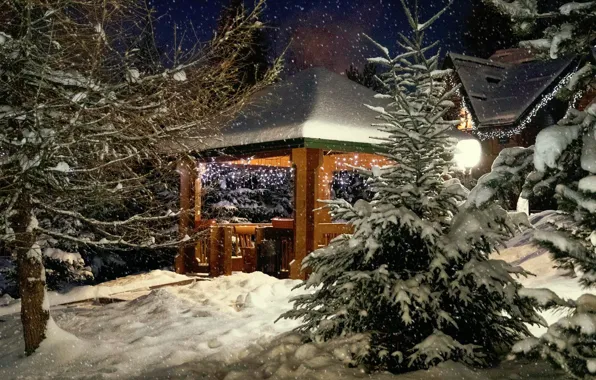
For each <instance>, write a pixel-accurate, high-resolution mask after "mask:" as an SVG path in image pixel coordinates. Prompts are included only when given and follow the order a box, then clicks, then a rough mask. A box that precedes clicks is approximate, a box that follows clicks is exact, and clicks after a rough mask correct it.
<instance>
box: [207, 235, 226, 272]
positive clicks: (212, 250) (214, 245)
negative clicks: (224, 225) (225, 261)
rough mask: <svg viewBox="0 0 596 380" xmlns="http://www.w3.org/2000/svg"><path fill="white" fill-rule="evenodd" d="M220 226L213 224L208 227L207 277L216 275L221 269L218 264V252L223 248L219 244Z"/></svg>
mask: <svg viewBox="0 0 596 380" xmlns="http://www.w3.org/2000/svg"><path fill="white" fill-rule="evenodd" d="M221 231H222V229H221V227H219V226H213V227H210V234H211V236H210V238H209V277H218V276H219V275H220V274H221V272H222V270H221V265H220V259H219V256H220V253H221V252H222V250H223V247H222V246H221V244H220V242H221V238H220V235H222V234H221Z"/></svg>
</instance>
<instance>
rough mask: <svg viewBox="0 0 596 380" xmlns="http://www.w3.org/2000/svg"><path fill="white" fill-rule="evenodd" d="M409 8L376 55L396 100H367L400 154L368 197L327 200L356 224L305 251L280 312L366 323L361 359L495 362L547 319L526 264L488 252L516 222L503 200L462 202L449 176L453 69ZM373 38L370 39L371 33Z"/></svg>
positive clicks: (343, 325)
mask: <svg viewBox="0 0 596 380" xmlns="http://www.w3.org/2000/svg"><path fill="white" fill-rule="evenodd" d="M402 4H403V7H404V11H405V13H406V15H407V17H408V20H409V24H410V26H411V28H412V32H411V35H410V36H409V37H406V36H402V37H401V40H400V41H399V45H400V46H401V47H402V48H403V49H404V52H403V53H401V54H399V55H397V56H393V57H392V56H391V55H390V54H389V51H388V49H386V48H385V47H382V46H380V45H379V44H377V43H375V45H376V46H377V47H378V48H379V49H380V51H381V54H382V56H381V57H377V58H372V59H370V61H371V62H374V63H376V64H378V65H381V66H383V67H385V68H386V69H387V72H386V73H385V74H383V75H381V77H382V79H383V80H384V83H385V85H386V86H387V87H388V88H389V89H390V92H389V94H387V95H382V94H379V95H377V97H380V98H386V99H388V100H390V101H391V103H390V104H389V105H388V106H386V107H384V108H382V107H370V108H371V109H373V110H375V111H377V112H378V113H379V117H378V118H379V119H380V122H379V123H378V124H376V125H377V126H378V127H379V128H380V129H381V130H383V131H385V132H387V133H388V137H387V139H386V140H384V142H383V144H382V145H383V147H384V148H385V150H386V152H387V153H386V154H387V156H388V157H389V158H391V159H392V160H393V161H394V162H396V163H398V164H396V165H393V166H388V167H384V168H374V169H373V170H371V171H370V172H369V173H367V175H368V176H369V182H370V187H371V189H372V191H373V192H374V193H375V196H374V198H373V200H372V201H371V202H366V201H364V200H361V201H358V202H356V204H355V205H354V206H351V205H350V204H349V203H348V202H346V201H341V200H336V201H330V202H329V204H330V208H331V214H332V216H333V218H334V219H335V220H339V219H342V220H347V221H349V223H351V224H352V225H353V226H354V233H353V234H352V235H344V236H341V237H339V238H337V239H335V240H334V241H332V243H331V244H330V245H329V246H328V247H326V248H323V249H320V250H317V251H315V252H314V253H312V254H311V255H309V256H308V257H307V258H306V260H305V261H304V269H307V270H311V271H312V274H311V275H310V277H309V279H308V280H307V281H305V282H304V283H303V284H302V285H300V286H301V287H304V288H307V289H309V288H312V289H314V291H313V292H312V293H307V294H305V295H302V296H299V297H297V298H296V299H295V301H294V307H293V310H291V311H289V312H287V313H286V314H284V315H283V316H282V317H284V318H295V319H299V320H301V321H302V325H301V326H300V327H299V328H298V331H300V332H304V333H309V334H311V337H312V339H315V340H318V339H323V340H327V339H332V338H334V337H339V336H345V335H351V334H359V333H362V334H365V335H366V336H368V345H369V347H368V349H366V350H365V353H364V354H362V355H360V357H358V358H357V360H358V361H359V362H361V363H364V364H366V365H368V366H370V367H373V368H387V369H389V370H391V371H394V372H404V371H409V370H415V369H419V368H427V367H429V366H433V365H436V364H438V363H440V362H443V361H446V360H455V361H461V362H464V363H467V364H470V365H479V366H481V365H491V364H494V363H495V362H496V361H497V360H498V358H499V356H500V354H501V353H502V352H504V351H505V350H507V349H509V348H510V346H511V345H512V344H513V343H514V342H515V341H517V340H518V339H519V338H521V337H525V336H527V335H529V332H528V329H527V327H526V325H525V323H541V319H540V317H539V316H538V315H537V314H536V312H535V309H534V307H533V305H534V304H533V303H532V301H531V300H530V299H528V298H526V297H523V296H521V295H520V293H519V292H518V291H519V290H521V286H520V285H519V284H518V283H517V282H516V281H515V279H514V276H516V275H524V274H525V272H524V270H523V269H521V268H519V267H514V266H511V265H509V264H508V263H505V262H504V261H501V260H492V259H489V258H488V255H489V253H490V252H492V251H493V249H494V248H495V247H496V246H498V245H499V244H501V243H502V242H503V240H504V239H505V238H507V237H508V236H510V234H511V232H512V231H513V230H514V228H515V225H514V224H513V222H512V221H511V220H510V219H509V218H508V215H507V213H506V212H505V211H504V210H503V209H502V208H500V207H498V206H497V204H496V203H492V202H491V203H485V202H482V200H481V199H480V198H478V199H475V200H474V201H469V202H468V203H466V204H465V205H464V206H462V207H463V209H462V210H461V211H460V209H459V207H458V205H459V204H460V202H461V201H462V200H463V199H464V198H465V196H466V191H465V189H464V188H463V187H462V186H461V184H460V183H459V181H458V180H456V179H453V180H449V181H445V180H443V174H444V173H446V172H449V171H450V168H451V167H452V166H453V164H452V159H453V151H454V141H452V140H451V139H450V138H449V136H448V134H447V132H448V131H449V130H450V129H452V128H454V127H455V123H453V122H450V121H446V120H444V119H443V116H444V115H445V113H446V112H447V111H448V110H449V109H450V108H451V107H453V106H454V105H453V103H452V102H451V101H449V99H450V98H451V97H452V96H453V94H454V92H455V91H456V89H452V90H448V86H447V83H446V80H447V77H448V75H449V74H450V71H448V70H447V71H443V70H438V69H437V67H438V62H439V53H438V52H435V53H434V54H431V52H433V51H436V49H434V47H435V46H436V43H434V44H431V45H425V44H424V35H425V31H426V30H427V29H428V28H429V27H431V25H432V24H433V23H434V22H435V21H436V20H437V19H438V18H439V17H440V16H441V14H442V13H443V12H445V10H446V9H447V8H445V9H443V10H441V11H440V12H439V13H437V14H435V15H434V16H433V17H432V18H430V19H429V20H428V21H427V22H424V23H422V22H419V21H418V9H417V5H416V6H415V9H414V12H411V11H410V10H409V9H408V7H407V5H406V3H405V0H402ZM373 42H374V41H373Z"/></svg>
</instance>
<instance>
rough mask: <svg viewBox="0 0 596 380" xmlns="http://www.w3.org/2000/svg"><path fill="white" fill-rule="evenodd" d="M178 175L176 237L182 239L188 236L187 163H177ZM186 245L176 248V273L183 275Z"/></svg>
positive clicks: (184, 161) (181, 161)
mask: <svg viewBox="0 0 596 380" xmlns="http://www.w3.org/2000/svg"><path fill="white" fill-rule="evenodd" d="M177 169H178V173H180V219H179V221H178V235H179V237H180V239H182V238H183V237H184V236H185V235H187V234H188V227H189V220H188V212H189V210H190V193H191V184H190V170H189V166H188V162H187V161H186V160H184V159H181V160H179V161H178V168H177ZM185 247H186V243H185V242H181V243H180V244H179V246H178V256H176V258H175V270H176V273H181V274H184V273H186V272H187V271H188V270H189V269H190V268H187V262H188V260H187V259H186V250H185Z"/></svg>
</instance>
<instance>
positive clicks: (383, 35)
mask: <svg viewBox="0 0 596 380" xmlns="http://www.w3.org/2000/svg"><path fill="white" fill-rule="evenodd" d="M252 1H253V0H246V1H245V4H247V5H251V4H252ZM410 1H412V0H410ZM471 1H474V0H456V2H455V4H454V5H453V6H452V7H451V9H450V11H449V12H448V13H446V14H445V15H443V17H442V19H441V20H439V21H438V22H437V23H436V24H435V26H434V28H433V29H432V30H431V31H430V32H429V33H428V38H429V40H430V39H433V40H435V39H438V40H440V41H441V46H442V50H443V51H448V50H449V51H456V52H463V50H464V48H463V46H462V42H461V40H462V38H461V36H462V33H463V30H464V22H463V20H465V18H466V17H467V16H468V11H467V10H468V8H469V3H470V2H471ZM446 2H447V0H419V5H420V9H421V13H422V14H423V15H430V14H431V13H434V12H436V11H438V10H439V9H440V8H441V7H442V6H443V5H444V4H446ZM228 4H229V0H150V5H151V6H153V7H155V8H156V11H157V15H159V16H161V18H160V20H159V23H158V25H159V26H158V34H159V36H160V39H161V40H162V41H166V40H167V41H171V40H172V35H173V25H174V24H176V25H179V26H180V29H183V28H188V25H189V24H190V23H192V25H193V28H194V29H195V30H196V31H197V32H198V33H199V37H200V38H201V39H202V40H208V39H209V38H210V37H211V36H212V35H213V32H214V30H215V29H216V25H217V20H218V17H219V14H220V12H221V10H222V7H223V6H227V5H228ZM424 18H426V17H424ZM262 21H263V22H264V23H265V24H266V25H268V26H269V27H270V28H271V29H269V31H268V35H269V36H270V38H269V39H270V40H271V41H270V45H271V54H279V53H280V52H281V51H282V50H283V49H284V48H285V47H286V46H287V44H288V43H289V42H290V41H292V43H291V45H290V49H289V51H288V53H287V62H286V67H287V71H289V72H293V71H297V70H301V69H304V68H307V67H311V66H323V67H326V68H328V69H330V70H333V71H335V72H339V73H341V72H343V71H344V70H345V69H347V68H348V67H349V66H350V64H355V65H356V66H358V67H361V66H362V64H363V63H364V62H365V59H366V58H367V57H371V56H376V55H378V54H377V52H376V51H375V50H374V49H373V48H372V47H371V46H370V43H369V42H368V41H366V40H365V39H364V38H363V37H362V33H366V34H368V35H370V36H371V37H373V38H374V39H375V40H377V41H379V42H380V43H381V44H383V45H385V46H387V47H389V48H390V50H392V52H397V50H396V45H395V41H396V39H397V36H398V33H399V32H404V31H406V32H407V31H408V25H407V21H406V18H405V16H404V12H403V9H402V7H401V3H400V1H399V0H268V1H267V9H266V10H265V12H264V14H263V17H262Z"/></svg>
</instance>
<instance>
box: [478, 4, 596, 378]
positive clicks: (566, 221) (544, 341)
mask: <svg viewBox="0 0 596 380" xmlns="http://www.w3.org/2000/svg"><path fill="white" fill-rule="evenodd" d="M485 1H486V2H488V3H490V4H492V5H494V6H496V7H497V8H499V9H500V10H501V11H503V12H504V13H506V14H508V15H509V16H511V18H512V19H513V20H514V21H515V22H516V23H517V25H518V27H517V29H518V30H520V31H527V30H529V29H531V28H532V27H540V26H541V23H543V22H544V20H546V21H547V26H546V27H545V29H544V38H542V39H540V40H532V41H525V42H522V44H521V45H522V46H526V47H530V48H532V49H535V50H536V51H538V52H540V53H543V54H542V55H543V57H544V58H545V59H554V58H557V57H560V56H564V55H567V54H575V55H578V56H579V58H580V59H581V60H582V61H581V62H582V66H581V68H580V69H579V70H578V71H577V72H576V74H575V75H574V76H573V77H572V79H571V81H570V82H569V84H568V86H567V88H566V91H565V93H566V94H564V95H567V96H568V97H575V96H577V95H581V92H587V91H590V90H591V89H592V90H593V89H594V87H595V86H596V70H595V68H594V65H593V63H592V62H591V56H592V52H591V49H592V47H593V45H594V41H595V39H596V30H595V29H594V24H595V23H596V2H593V1H583V2H564V1H561V2H558V3H556V4H554V3H553V2H547V1H536V0H526V1H515V2H513V3H509V2H504V1H502V0H485ZM533 150H534V153H533V156H532V158H533V168H532V169H533V171H532V172H531V173H530V174H529V175H528V177H527V179H526V181H525V184H524V191H523V193H522V195H523V196H524V197H525V198H529V197H530V196H536V195H538V196H540V195H542V194H549V193H554V194H555V198H556V199H557V203H558V209H559V212H560V213H561V214H562V215H566V216H567V217H566V218H563V219H561V220H559V221H558V222H557V224H556V227H557V230H556V231H554V232H547V231H537V232H536V234H535V240H536V242H537V243H538V244H539V245H540V246H542V247H545V248H547V249H549V251H550V252H551V253H552V257H553V259H554V261H555V264H556V266H557V267H559V268H562V269H566V270H567V271H568V272H569V274H570V275H571V276H576V275H578V274H579V280H580V283H581V284H582V285H583V286H585V287H586V288H592V287H594V285H596V232H595V231H596V103H595V102H592V104H591V105H588V106H587V107H586V108H585V109H583V110H579V109H575V108H573V107H572V108H570V109H569V111H568V113H567V115H566V116H565V117H564V118H563V119H562V120H561V121H559V122H558V123H557V125H554V126H550V127H547V128H545V129H544V130H542V131H541V132H540V133H539V134H538V136H537V137H536V144H535V146H534V148H533ZM539 296H540V295H539ZM552 303H553V305H558V306H567V307H569V308H570V312H569V315H568V316H566V317H564V318H562V319H561V320H560V321H558V322H557V323H555V324H553V325H552V326H550V327H549V329H548V332H547V333H546V334H544V335H543V336H542V337H541V338H540V339H535V338H531V339H528V340H525V341H522V342H520V343H519V344H517V345H516V346H515V347H514V352H516V353H519V354H527V355H531V354H540V355H541V356H542V357H544V358H547V359H549V360H551V361H552V362H553V363H554V364H555V365H557V366H559V367H561V368H563V369H565V370H566V371H567V372H568V373H569V374H570V375H572V376H573V377H575V378H579V379H584V378H594V377H596V329H595V328H594V326H596V297H595V296H594V295H592V294H584V295H583V296H581V297H580V298H579V299H578V300H576V301H574V302H573V301H562V300H560V299H553V302H552Z"/></svg>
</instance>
